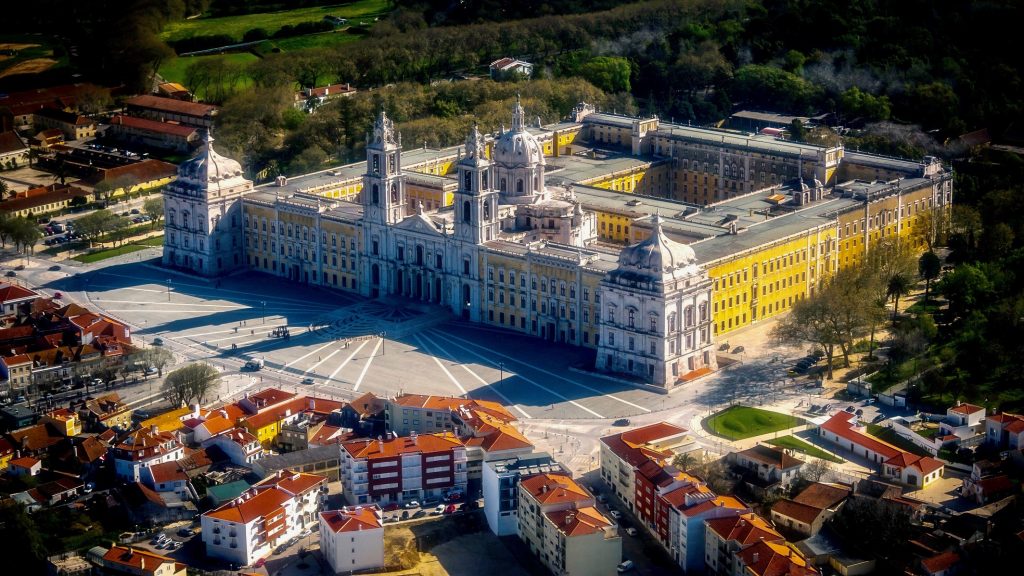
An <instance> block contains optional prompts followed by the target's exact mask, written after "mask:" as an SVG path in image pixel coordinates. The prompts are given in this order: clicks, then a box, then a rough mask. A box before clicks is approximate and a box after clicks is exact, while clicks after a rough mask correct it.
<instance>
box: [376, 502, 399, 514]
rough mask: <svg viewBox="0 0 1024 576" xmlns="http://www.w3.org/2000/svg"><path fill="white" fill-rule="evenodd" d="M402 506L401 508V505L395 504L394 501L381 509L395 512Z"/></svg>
mask: <svg viewBox="0 0 1024 576" xmlns="http://www.w3.org/2000/svg"><path fill="white" fill-rule="evenodd" d="M400 508H401V506H399V505H398V504H394V503H393V504H388V505H387V506H384V507H383V508H381V510H383V511H385V512H395V511H397V510H399V509H400Z"/></svg>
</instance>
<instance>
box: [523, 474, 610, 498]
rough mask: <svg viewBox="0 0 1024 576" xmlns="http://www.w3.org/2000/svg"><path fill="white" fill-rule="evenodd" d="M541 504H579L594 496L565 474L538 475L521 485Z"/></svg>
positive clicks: (525, 480)
mask: <svg viewBox="0 0 1024 576" xmlns="http://www.w3.org/2000/svg"><path fill="white" fill-rule="evenodd" d="M519 485H520V486H522V487H523V489H524V490H526V491H527V492H529V493H530V494H531V495H532V496H533V497H534V498H535V499H536V500H537V502H539V503H541V504H558V503H562V502H579V501H583V500H590V499H591V498H593V496H591V495H590V493H589V492H587V491H586V490H584V489H583V487H582V486H580V485H579V484H577V483H576V481H575V480H573V479H572V478H570V477H569V476H567V475H565V474H537V475H535V476H530V477H529V478H526V479H524V480H522V481H520V483H519Z"/></svg>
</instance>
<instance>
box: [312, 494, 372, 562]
mask: <svg viewBox="0 0 1024 576" xmlns="http://www.w3.org/2000/svg"><path fill="white" fill-rule="evenodd" d="M382 516H383V512H381V509H380V508H379V507H378V506H354V507H351V508H342V509H340V510H327V511H324V512H321V513H320V552H321V554H322V555H323V557H324V559H325V560H327V563H328V564H330V566H331V568H332V569H333V570H334V573H335V574H350V573H352V572H355V571H359V570H367V569H371V568H382V567H383V566H384V526H383V524H381V517H382Z"/></svg>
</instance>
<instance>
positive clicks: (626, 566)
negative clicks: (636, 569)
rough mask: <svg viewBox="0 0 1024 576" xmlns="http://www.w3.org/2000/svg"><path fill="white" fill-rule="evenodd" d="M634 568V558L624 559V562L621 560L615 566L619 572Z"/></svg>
mask: <svg viewBox="0 0 1024 576" xmlns="http://www.w3.org/2000/svg"><path fill="white" fill-rule="evenodd" d="M632 569H633V561H632V560H623V561H622V562H619V565H618V566H616V567H615V571H616V572H618V573H619V574H622V573H623V572H629V571H630V570H632Z"/></svg>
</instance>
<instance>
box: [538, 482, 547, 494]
mask: <svg viewBox="0 0 1024 576" xmlns="http://www.w3.org/2000/svg"><path fill="white" fill-rule="evenodd" d="M547 492H548V485H547V484H542V485H541V487H540V493H541V494H547Z"/></svg>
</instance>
